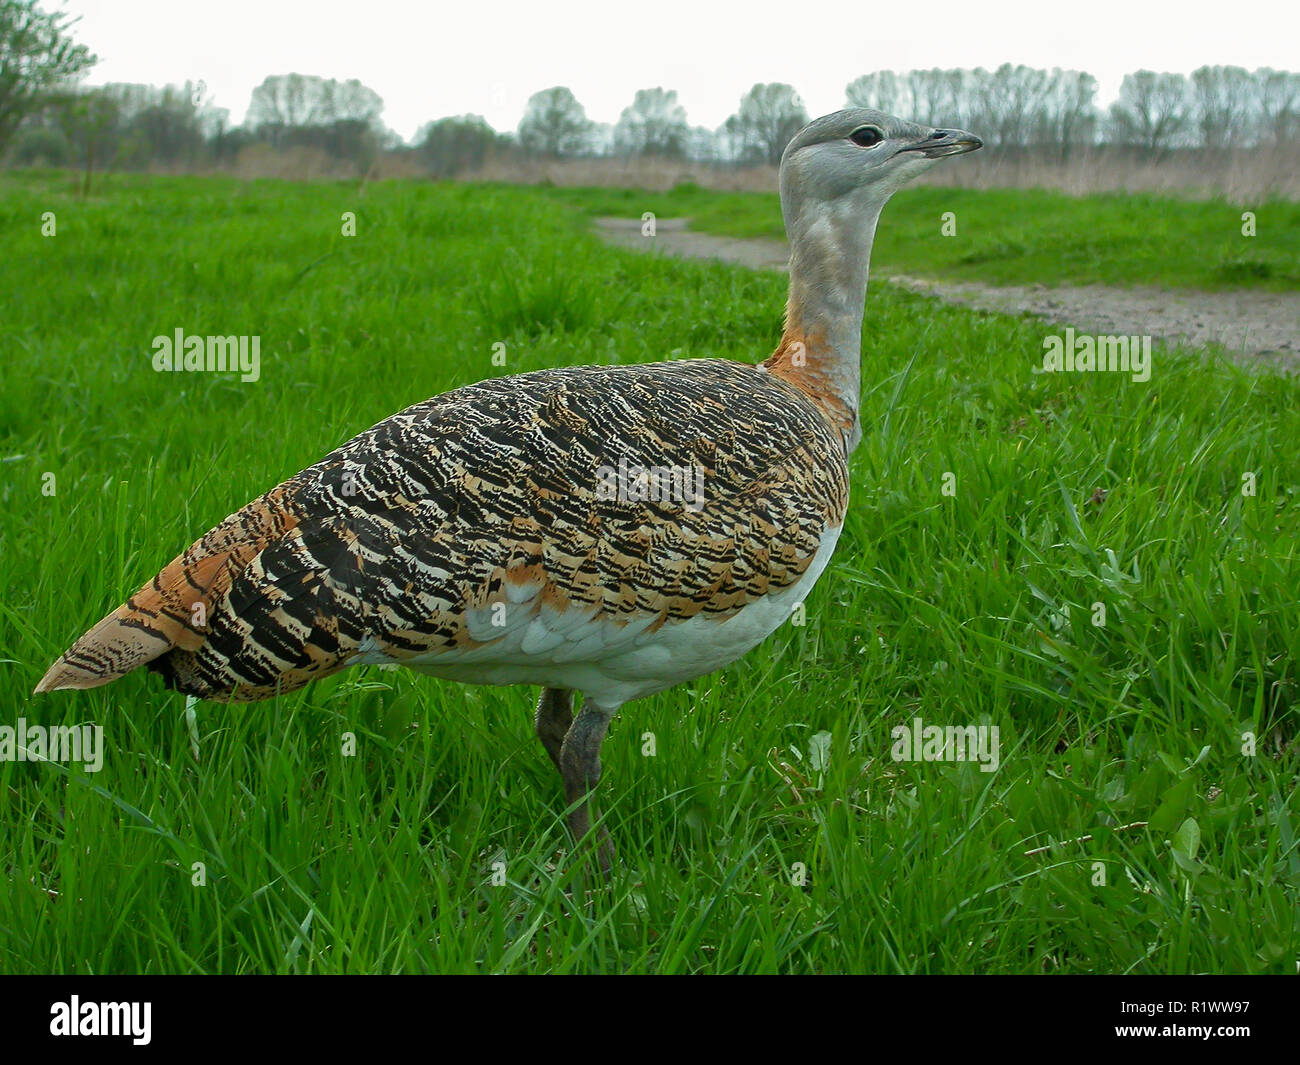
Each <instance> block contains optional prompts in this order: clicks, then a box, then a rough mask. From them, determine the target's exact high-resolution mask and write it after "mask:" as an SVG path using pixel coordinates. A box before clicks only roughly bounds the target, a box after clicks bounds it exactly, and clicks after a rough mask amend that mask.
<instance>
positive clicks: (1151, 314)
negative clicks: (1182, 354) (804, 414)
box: [596, 218, 1300, 373]
mask: <svg viewBox="0 0 1300 1065" xmlns="http://www.w3.org/2000/svg"><path fill="white" fill-rule="evenodd" d="M686 222H687V220H686V219H682V218H660V219H658V220H657V221H656V223H655V235H654V236H653V237H648V236H642V235H641V222H640V221H639V220H637V219H627V218H598V219H597V220H596V226H597V231H598V232H599V233H600V235H601V236H602V237H603V238H604V239H605V240H606V241H608V242H609V243H611V244H615V245H618V246H620V247H626V248H636V249H638V250H641V251H655V252H659V253H660V254H665V255H677V256H682V257H685V258H688V259H722V260H724V261H726V262H733V263H739V264H740V265H742V266H748V267H752V268H754V269H759V270H762V269H768V270H773V269H776V270H784V269H785V266H786V256H787V254H788V253H787V250H786V245H785V242H784V241H775V240H741V239H738V238H733V237H716V236H713V235H712V234H710V233H697V232H695V231H693V230H690V229H687V228H686ZM876 279H877V280H884V281H890V282H892V283H894V284H897V285H901V286H903V287H904V288H907V289H910V290H911V291H913V292H920V293H923V294H924V295H927V296H934V297H936V298H937V299H941V300H944V301H946V302H948V303H956V304H960V305H962V306H965V307H974V308H976V309H979V310H987V311H998V312H1001V313H1003V314H1033V315H1037V316H1038V317H1040V318H1044V319H1046V320H1047V321H1050V322H1059V323H1061V324H1069V325H1073V326H1075V327H1076V328H1077V329H1079V330H1080V331H1082V332H1086V333H1093V334H1106V335H1117V334H1126V335H1127V334H1136V335H1140V336H1141V335H1150V336H1153V337H1156V338H1158V339H1160V340H1163V341H1166V342H1172V343H1180V342H1181V343H1186V344H1191V345H1193V346H1202V345H1205V344H1221V345H1223V347H1224V348H1225V349H1226V350H1227V351H1228V353H1229V354H1230V355H1233V356H1239V357H1240V358H1241V361H1243V362H1250V363H1254V364H1258V363H1260V362H1265V363H1272V364H1275V365H1277V366H1279V367H1282V368H1285V369H1287V370H1288V371H1290V372H1293V373H1294V372H1300V293H1295V292H1249V291H1235V292H1196V291H1191V290H1169V289H1159V288H1141V287H1135V288H1112V287H1110V286H1106V285H1061V286H1057V287H1055V288H1048V287H1047V286H1046V285H1009V286H994V285H982V284H979V283H978V282H971V281H928V280H924V279H922V278H917V277H908V276H905V275H896V276H892V277H891V276H888V275H886V276H883V277H881V276H880V275H876Z"/></svg>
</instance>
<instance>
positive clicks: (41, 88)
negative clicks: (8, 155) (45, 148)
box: [0, 0, 97, 151]
mask: <svg viewBox="0 0 1300 1065" xmlns="http://www.w3.org/2000/svg"><path fill="white" fill-rule="evenodd" d="M75 21H76V20H75V19H70V18H68V17H67V15H65V14H63V13H62V12H59V13H57V14H50V13H48V12H46V11H42V10H41V8H40V7H39V6H38V5H37V3H36V0H0V151H3V150H4V149H5V147H6V146H7V145H8V143H9V140H10V138H12V137H13V135H14V131H15V130H17V128H18V125H19V123H21V122H22V120H23V119H24V118H25V117H26V116H27V115H29V114H31V113H32V112H34V111H35V110H37V109H38V108H40V107H41V106H43V105H44V104H45V103H47V102H49V101H50V99H51V97H52V95H53V94H55V93H57V92H58V91H59V90H67V89H69V88H70V87H71V85H72V83H73V82H75V81H76V79H77V78H79V77H80V76H81V75H82V74H84V73H85V72H86V71H87V70H89V69H90V68H91V67H92V66H94V64H95V63H96V62H97V59H96V57H95V56H94V55H93V54H91V52H90V50H89V49H88V48H87V47H86V46H85V45H84V44H77V43H75V42H74V41H73V40H72V38H71V37H69V36H68V30H69V29H70V28H71V26H72V25H73V24H74V23H75Z"/></svg>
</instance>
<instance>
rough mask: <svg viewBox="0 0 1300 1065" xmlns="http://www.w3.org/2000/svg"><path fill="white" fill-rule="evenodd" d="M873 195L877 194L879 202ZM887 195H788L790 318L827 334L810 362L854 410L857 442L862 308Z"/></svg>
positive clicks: (801, 328) (806, 330) (798, 326)
mask: <svg viewBox="0 0 1300 1065" xmlns="http://www.w3.org/2000/svg"><path fill="white" fill-rule="evenodd" d="M873 201H874V202H873ZM883 208H884V201H883V200H879V201H876V200H875V198H874V197H873V198H872V200H869V201H867V202H863V198H861V197H855V196H845V197H843V198H840V199H837V200H835V201H832V202H830V203H801V202H799V200H798V198H792V199H791V200H787V211H786V218H785V223H786V234H787V236H788V237H789V240H790V300H789V304H788V310H787V313H788V320H789V325H790V326H791V327H792V328H793V329H794V330H795V331H796V332H797V333H799V334H801V335H803V336H806V337H824V338H825V346H824V347H822V346H820V345H819V346H818V347H817V348H815V349H813V350H810V351H809V360H810V362H815V363H816V365H817V368H818V370H819V371H820V372H821V373H822V374H823V375H824V376H825V377H826V379H827V381H828V383H829V384H831V385H832V387H833V388H834V390H835V393H836V395H837V396H838V398H839V399H840V400H841V401H842V402H843V403H844V404H845V406H846V407H847V408H848V409H849V410H850V411H852V413H853V419H854V426H853V437H852V440H851V441H850V447H852V446H854V445H856V444H857V442H858V439H859V437H860V435H861V429H860V426H859V424H858V406H859V403H860V394H859V393H860V390H861V377H862V372H861V358H862V314H863V309H864V307H865V305H866V297H867V274H868V271H869V269H870V264H871V243H872V240H873V239H874V238H875V234H876V223H877V222H878V221H879V219H880V212H881V210H882V209H883Z"/></svg>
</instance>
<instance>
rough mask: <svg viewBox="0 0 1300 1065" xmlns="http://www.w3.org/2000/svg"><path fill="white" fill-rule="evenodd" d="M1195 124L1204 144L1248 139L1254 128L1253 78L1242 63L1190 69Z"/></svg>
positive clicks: (1222, 144) (1237, 142)
mask: <svg viewBox="0 0 1300 1065" xmlns="http://www.w3.org/2000/svg"><path fill="white" fill-rule="evenodd" d="M1192 92H1193V96H1194V98H1195V108H1196V128H1197V131H1198V132H1199V133H1200V135H1201V145H1202V147H1205V148H1233V147H1238V146H1241V145H1245V144H1248V143H1251V142H1253V141H1254V139H1255V134H1256V132H1257V126H1258V122H1257V115H1258V109H1257V107H1256V106H1255V105H1256V101H1257V94H1256V82H1255V79H1254V78H1253V77H1251V75H1250V73H1249V72H1248V71H1246V70H1245V69H1243V68H1242V67H1208V66H1207V67H1200V68H1199V69H1197V70H1194V71H1192Z"/></svg>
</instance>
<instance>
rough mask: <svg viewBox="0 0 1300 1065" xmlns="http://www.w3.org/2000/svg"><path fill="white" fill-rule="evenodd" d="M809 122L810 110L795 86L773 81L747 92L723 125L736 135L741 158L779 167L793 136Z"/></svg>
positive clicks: (756, 86)
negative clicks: (808, 110) (800, 97)
mask: <svg viewBox="0 0 1300 1065" xmlns="http://www.w3.org/2000/svg"><path fill="white" fill-rule="evenodd" d="M807 124H808V112H807V111H806V110H805V109H804V106H803V101H802V100H800V99H799V94H798V93H796V92H795V91H794V88H793V86H790V85H785V84H783V83H781V82H771V83H769V84H766V85H763V84H759V85H755V86H754V87H753V88H752V89H750V90H749V92H747V93H745V95H744V96H742V97H741V99H740V110H739V111H737V112H736V113H735V114H734V115H732V116H731V117H730V118H729V119H727V121H726V125H725V127H724V128H725V129H726V130H727V131H728V132H729V133H731V134H732V135H733V136H734V137H735V138H736V140H737V142H738V144H739V147H740V152H741V157H742V158H747V159H753V160H757V161H759V162H764V163H767V164H769V165H770V166H776V165H777V164H778V163H780V162H781V153H782V152H784V151H785V146H786V145H787V144H789V143H790V138H792V137H793V136H794V135H795V134H796V133H798V132H799V130H801V129H802V128H803V127H804V126H806V125H807Z"/></svg>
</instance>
